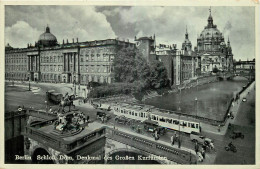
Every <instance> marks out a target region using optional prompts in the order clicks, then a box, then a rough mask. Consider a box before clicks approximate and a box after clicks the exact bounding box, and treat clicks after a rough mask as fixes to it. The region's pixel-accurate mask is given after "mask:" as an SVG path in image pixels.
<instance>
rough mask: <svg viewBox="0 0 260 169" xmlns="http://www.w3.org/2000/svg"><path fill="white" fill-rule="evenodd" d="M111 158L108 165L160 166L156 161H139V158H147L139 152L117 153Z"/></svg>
mask: <svg viewBox="0 0 260 169" xmlns="http://www.w3.org/2000/svg"><path fill="white" fill-rule="evenodd" d="M110 157H112V160H108V161H107V164H160V163H159V162H158V161H155V160H138V157H146V156H145V155H143V154H140V153H137V152H129V151H117V152H115V153H113V154H111V155H110Z"/></svg>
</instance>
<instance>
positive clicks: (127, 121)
mask: <svg viewBox="0 0 260 169" xmlns="http://www.w3.org/2000/svg"><path fill="white" fill-rule="evenodd" d="M115 121H116V122H117V123H120V124H127V125H130V124H131V123H133V120H132V119H128V118H126V117H125V116H116V118H115Z"/></svg>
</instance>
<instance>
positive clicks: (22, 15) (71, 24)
mask: <svg viewBox="0 0 260 169" xmlns="http://www.w3.org/2000/svg"><path fill="white" fill-rule="evenodd" d="M17 20H19V21H21V23H24V24H27V25H30V26H31V28H33V30H34V32H33V33H37V36H35V34H33V35H34V36H33V38H26V39H23V44H22V43H19V44H18V43H16V40H18V39H19V38H20V37H23V36H25V35H22V34H23V33H25V32H22V31H20V32H16V30H17V29H19V30H20V29H23V28H24V27H21V28H19V25H16V23H15V22H16V21H17ZM47 24H48V25H49V27H50V30H51V33H52V34H54V35H55V36H56V37H57V40H58V42H59V43H62V40H63V39H69V41H70V42H71V41H72V38H74V39H76V38H77V37H78V38H79V41H91V40H97V39H108V38H115V37H116V35H115V33H114V31H113V29H112V27H111V25H110V23H109V22H107V20H106V16H105V15H104V14H102V13H100V12H96V11H95V7H93V6H87V7H84V6H7V7H6V30H8V32H16V34H10V33H8V34H7V33H6V42H7V41H9V42H10V44H11V45H12V46H14V47H24V45H25V44H26V43H27V42H29V43H34V41H36V40H38V37H39V35H40V34H41V33H43V32H44V31H45V27H46V25H47ZM14 25H16V26H15V27H14ZM31 30H32V29H29V30H26V31H27V34H31V32H30V31H31ZM19 41H20V40H19ZM21 41H22V40H21Z"/></svg>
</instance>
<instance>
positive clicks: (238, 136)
mask: <svg viewBox="0 0 260 169" xmlns="http://www.w3.org/2000/svg"><path fill="white" fill-rule="evenodd" d="M230 138H232V139H236V138H241V139H243V138H244V134H242V133H241V132H240V131H233V133H232V134H231V135H230Z"/></svg>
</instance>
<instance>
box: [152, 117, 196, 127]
mask: <svg viewBox="0 0 260 169" xmlns="http://www.w3.org/2000/svg"><path fill="white" fill-rule="evenodd" d="M151 119H152V120H154V121H160V122H163V123H169V124H175V125H179V123H180V126H184V127H190V128H197V129H198V128H199V124H198V123H193V122H187V121H183V120H181V121H179V120H176V119H172V118H167V117H162V116H158V115H154V114H151Z"/></svg>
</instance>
